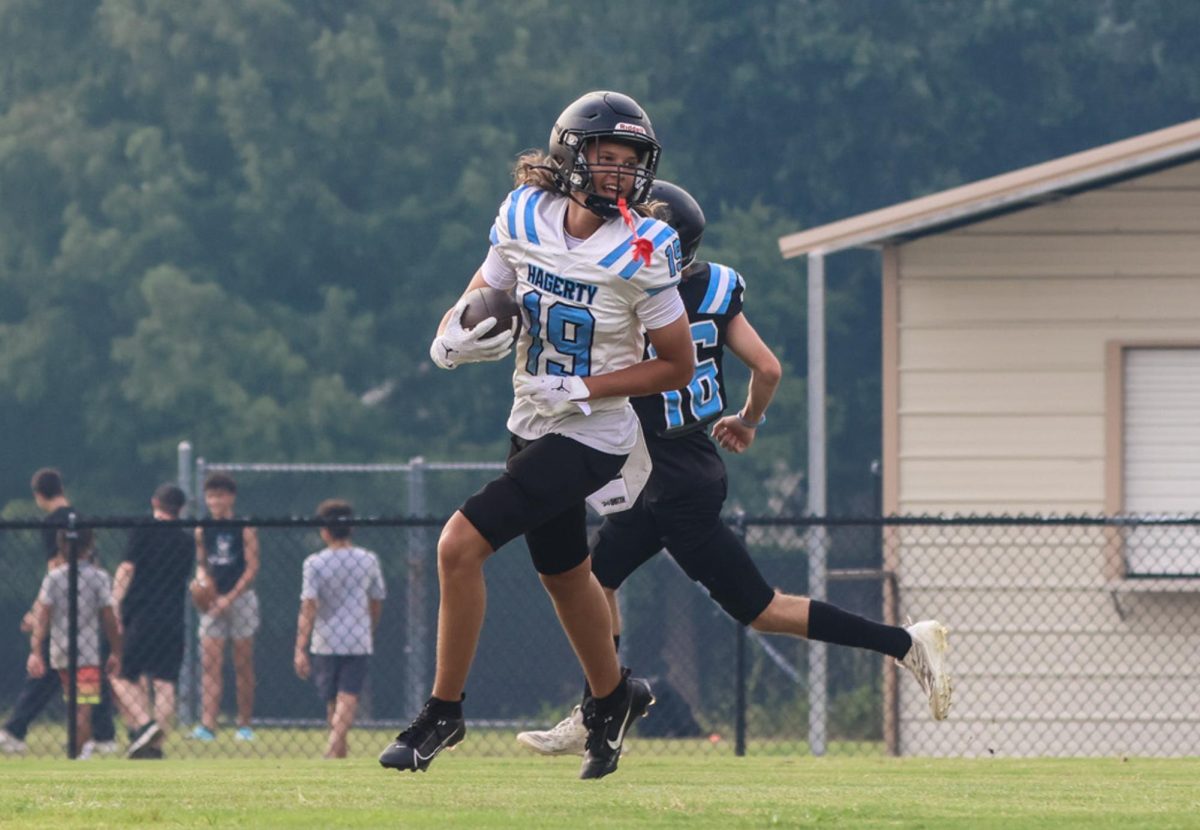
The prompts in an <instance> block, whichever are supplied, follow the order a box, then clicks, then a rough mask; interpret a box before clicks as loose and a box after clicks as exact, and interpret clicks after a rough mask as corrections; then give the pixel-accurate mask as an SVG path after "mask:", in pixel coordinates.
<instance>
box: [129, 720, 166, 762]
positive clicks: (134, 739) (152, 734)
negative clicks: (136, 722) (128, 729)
mask: <svg viewBox="0 0 1200 830" xmlns="http://www.w3.org/2000/svg"><path fill="white" fill-rule="evenodd" d="M160 734H162V730H161V729H159V728H158V724H157V723H155V722H154V721H149V722H148V723H146V724H144V725H143V726H139V727H138V728H137V729H135V730H133V734H132V735H130V737H129V748H128V749H126V750H125V757H126V758H144V757H146V756H144V755H138V754H137V752H138V751H139V750H141V749H144V748H146V747H147V746H149V744H150V742H151V741H152V740H154V739H155V738H156V737H157V736H158V735H160Z"/></svg>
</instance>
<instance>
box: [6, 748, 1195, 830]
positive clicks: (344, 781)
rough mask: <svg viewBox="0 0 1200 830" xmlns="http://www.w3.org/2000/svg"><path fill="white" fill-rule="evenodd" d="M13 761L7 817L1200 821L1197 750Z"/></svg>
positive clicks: (196, 821)
mask: <svg viewBox="0 0 1200 830" xmlns="http://www.w3.org/2000/svg"><path fill="white" fill-rule="evenodd" d="M577 772H578V759H566V758H538V757H533V756H529V757H514V758H507V759H501V758H472V757H469V756H465V755H461V754H459V753H447V754H446V755H443V756H442V757H440V758H439V759H438V760H437V762H436V763H435V764H434V766H433V767H432V768H431V770H430V771H429V772H427V773H424V774H419V775H414V774H409V773H405V774H399V773H395V772H391V771H385V770H382V769H380V768H379V766H378V765H377V764H376V763H375V762H374V761H372V760H370V759H365V758H355V759H351V760H349V761H344V762H324V761H307V760H304V761H301V760H245V759H223V760H182V761H164V762H161V763H154V762H123V761H117V760H106V761H96V762H90V763H80V762H75V763H72V762H69V761H44V760H6V761H3V762H0V827H3V828H9V827H54V828H70V827H89V828H93V827H95V828H99V827H129V826H139V827H140V826H156V827H220V826H239V827H385V826H389V827H399V826H403V827H439V828H444V827H454V828H458V827H522V828H524V827H575V828H591V827H597V826H604V827H680V828H685V827H686V828H688V830H693V829H694V828H710V827H711V828H728V827H765V826H780V827H794V826H809V825H819V826H822V827H855V828H860V827H867V828H870V827H930V828H936V827H970V828H977V827H1005V828H1010V827H1021V828H1025V827H1088V828H1098V827H1113V828H1116V827H1121V828H1127V827H1149V826H1154V827H1197V826H1200V787H1197V786H1196V781H1197V780H1198V779H1200V759H1186V760H1157V759H1156V760H1145V759H1129V760H1123V759H1094V760H1008V759H988V760H982V759H981V760H928V759H892V758H823V759H814V758H808V757H793V758H763V757H757V758H756V757H747V758H729V757H707V758H705V757H699V758H696V757H678V758H676V757H662V756H653V755H642V756H640V757H639V755H638V754H637V753H636V751H635V752H633V753H631V754H630V755H629V757H627V758H625V759H624V760H623V761H622V763H621V768H620V769H619V770H618V771H617V773H616V774H614V775H612V776H610V777H608V778H605V779H603V780H601V781H579V780H577V778H576V775H577Z"/></svg>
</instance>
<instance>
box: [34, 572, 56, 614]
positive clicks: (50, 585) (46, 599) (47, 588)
mask: <svg viewBox="0 0 1200 830" xmlns="http://www.w3.org/2000/svg"><path fill="white" fill-rule="evenodd" d="M54 581H55V580H54V572H53V571H51V572H50V573H48V574H46V576H45V577H44V578H43V579H42V586H41V587H40V588H39V589H38V595H37V601H38V602H40V603H41V604H42V605H45V606H46V607H47V608H53V607H54Z"/></svg>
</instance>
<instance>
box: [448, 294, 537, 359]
mask: <svg viewBox="0 0 1200 830" xmlns="http://www.w3.org/2000/svg"><path fill="white" fill-rule="evenodd" d="M466 308H467V302H466V300H459V301H458V303H457V304H456V305H455V306H454V310H453V311H451V312H450V319H449V320H447V321H446V330H445V331H443V332H442V333H441V334H439V335H438V336H437V337H435V338H433V343H431V344H430V346H429V357H430V358H431V359H432V360H433V362H434V363H435V364H437V365H438V366H439V367H440V368H442V369H453V368H455V367H457V366H461V365H462V364H464V363H483V362H485V361H488V360H500V359H501V358H503V357H506V356H508V355H509V354H511V353H512V349H513V342H514V341H515V340H516V338H515V337H513V334H514V333H515V332H516V327H517V323H518V320H517V319H516V318H514V319H513V327H512V328H511V329H505V330H504V331H502V332H500V333H499V334H494V335H492V336H491V337H485V335H486V334H487V333H488V332H490V331H491V330H492V329H493V328H495V327H496V318H495V317H488V318H486V319H484V320H480V321H479V323H478V324H477V325H476V326H475V327H474V328H472V329H471V330H470V331H468V330H467V329H464V328H463V327H462V316H463V311H465V310H466Z"/></svg>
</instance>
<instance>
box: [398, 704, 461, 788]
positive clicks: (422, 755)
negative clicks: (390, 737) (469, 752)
mask: <svg viewBox="0 0 1200 830" xmlns="http://www.w3.org/2000/svg"><path fill="white" fill-rule="evenodd" d="M465 734H467V725H466V722H465V721H464V720H463V719H462V718H461V717H458V718H454V717H447V716H446V715H438V714H437V713H436V712H434V710H433V703H432V702H430V703H426V704H425V708H423V709H422V710H421V714H419V715H417V717H416V719H415V720H414V721H413V722H412V723H411V724H409V727H408V729H405V730H404V731H403V732H401V733H400V734H399V735H397V736H396V740H394V741H392V743H391V744H389V745H388V748H387V749H385V750H384V751H383V752H382V753H381V754H380V756H379V763H380V765H382V766H385V767H390V768H391V769H397V770H406V769H407V770H412V771H413V772H416V771H417V770H421V771H422V772H424V771H425V770H427V769H428V768H429V764H430V763H432V761H433V759H434V757H435V756H436V755H437V754H438V753H439V752H441V751H442V750H443V749H448V748H449V747H452V746H455V745H456V744H457V743H458V742H459V741H461V740H462V739H463V735H465Z"/></svg>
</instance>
